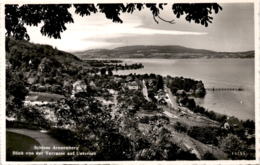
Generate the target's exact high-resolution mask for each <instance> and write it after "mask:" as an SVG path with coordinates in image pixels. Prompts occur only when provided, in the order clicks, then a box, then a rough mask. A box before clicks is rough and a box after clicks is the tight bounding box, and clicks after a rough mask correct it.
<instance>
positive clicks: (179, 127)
mask: <svg viewBox="0 0 260 165" xmlns="http://www.w3.org/2000/svg"><path fill="white" fill-rule="evenodd" d="M174 128H175V130H176V131H178V132H184V133H186V132H187V130H188V128H187V125H185V124H183V123H180V122H177V123H175V124H174Z"/></svg>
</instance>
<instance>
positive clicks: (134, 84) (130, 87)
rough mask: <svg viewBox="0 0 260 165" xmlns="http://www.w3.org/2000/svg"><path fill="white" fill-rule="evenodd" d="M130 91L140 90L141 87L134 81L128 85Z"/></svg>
mask: <svg viewBox="0 0 260 165" xmlns="http://www.w3.org/2000/svg"><path fill="white" fill-rule="evenodd" d="M128 89H130V90H138V89H139V87H138V84H137V82H136V81H133V82H131V83H128Z"/></svg>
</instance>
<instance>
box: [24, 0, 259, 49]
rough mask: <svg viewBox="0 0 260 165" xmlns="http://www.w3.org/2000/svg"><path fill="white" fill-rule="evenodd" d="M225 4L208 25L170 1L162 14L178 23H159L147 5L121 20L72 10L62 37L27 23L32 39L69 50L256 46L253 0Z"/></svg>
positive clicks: (235, 47) (122, 16) (123, 16)
mask: <svg viewBox="0 0 260 165" xmlns="http://www.w3.org/2000/svg"><path fill="white" fill-rule="evenodd" d="M220 5H221V6H222V8H223V10H222V11H220V12H219V13H218V14H212V16H213V23H212V24H209V26H208V27H204V26H203V25H199V24H195V23H194V22H193V23H189V22H187V21H185V19H184V16H182V17H181V18H180V19H177V18H176V17H175V16H174V14H173V13H172V11H171V9H170V8H171V4H168V5H167V6H166V7H165V9H164V10H163V11H162V13H161V14H160V16H161V17H163V18H164V19H167V20H172V19H174V20H175V24H170V23H166V22H163V21H159V23H158V24H157V23H156V22H155V21H154V20H153V17H152V14H151V13H150V11H149V10H148V9H145V10H142V11H140V12H139V11H136V12H134V13H133V14H121V15H120V18H122V20H123V21H124V22H123V23H122V24H120V23H113V22H112V20H109V19H106V17H105V15H104V14H103V13H98V14H93V15H91V16H87V17H86V16H85V17H81V16H79V15H77V14H74V10H73V8H71V11H72V13H73V19H74V23H71V24H66V27H67V30H66V31H64V32H63V33H61V39H51V38H48V37H46V36H42V35H41V33H40V27H41V26H42V24H40V25H39V26H38V27H30V26H28V27H27V31H28V33H29V35H30V38H31V40H30V41H31V42H34V43H40V44H49V45H52V46H54V47H57V48H58V49H60V50H64V51H68V52H77V51H84V50H88V49H103V48H105V49H112V48H116V47H120V46H130V45H180V46H185V47H190V48H196V49H208V50H214V51H221V52H222V51H227V52H236V51H248V50H254V6H253V3H232V4H220Z"/></svg>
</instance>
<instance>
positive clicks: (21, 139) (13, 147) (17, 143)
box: [6, 132, 40, 161]
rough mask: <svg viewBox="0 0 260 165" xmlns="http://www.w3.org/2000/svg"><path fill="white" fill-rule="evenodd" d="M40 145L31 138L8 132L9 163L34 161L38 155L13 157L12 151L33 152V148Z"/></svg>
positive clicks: (7, 152) (7, 153)
mask: <svg viewBox="0 0 260 165" xmlns="http://www.w3.org/2000/svg"><path fill="white" fill-rule="evenodd" d="M35 145H40V144H39V142H37V141H36V140H34V139H33V138H31V137H28V136H25V135H21V134H17V133H13V132H6V149H7V151H6V155H7V161H30V160H33V159H34V158H35V157H36V155H33V156H26V155H23V156H12V151H23V152H24V153H25V152H27V151H33V146H35Z"/></svg>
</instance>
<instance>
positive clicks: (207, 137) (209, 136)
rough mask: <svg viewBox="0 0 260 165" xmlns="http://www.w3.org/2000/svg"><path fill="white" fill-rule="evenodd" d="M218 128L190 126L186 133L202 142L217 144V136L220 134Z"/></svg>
mask: <svg viewBox="0 0 260 165" xmlns="http://www.w3.org/2000/svg"><path fill="white" fill-rule="evenodd" d="M220 133H221V130H220V128H216V127H198V126H194V127H191V128H190V129H189V131H188V135H189V136H190V137H192V138H194V139H197V140H198V141H200V142H202V143H204V144H213V145H218V139H217V137H218V136H219V135H220Z"/></svg>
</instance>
